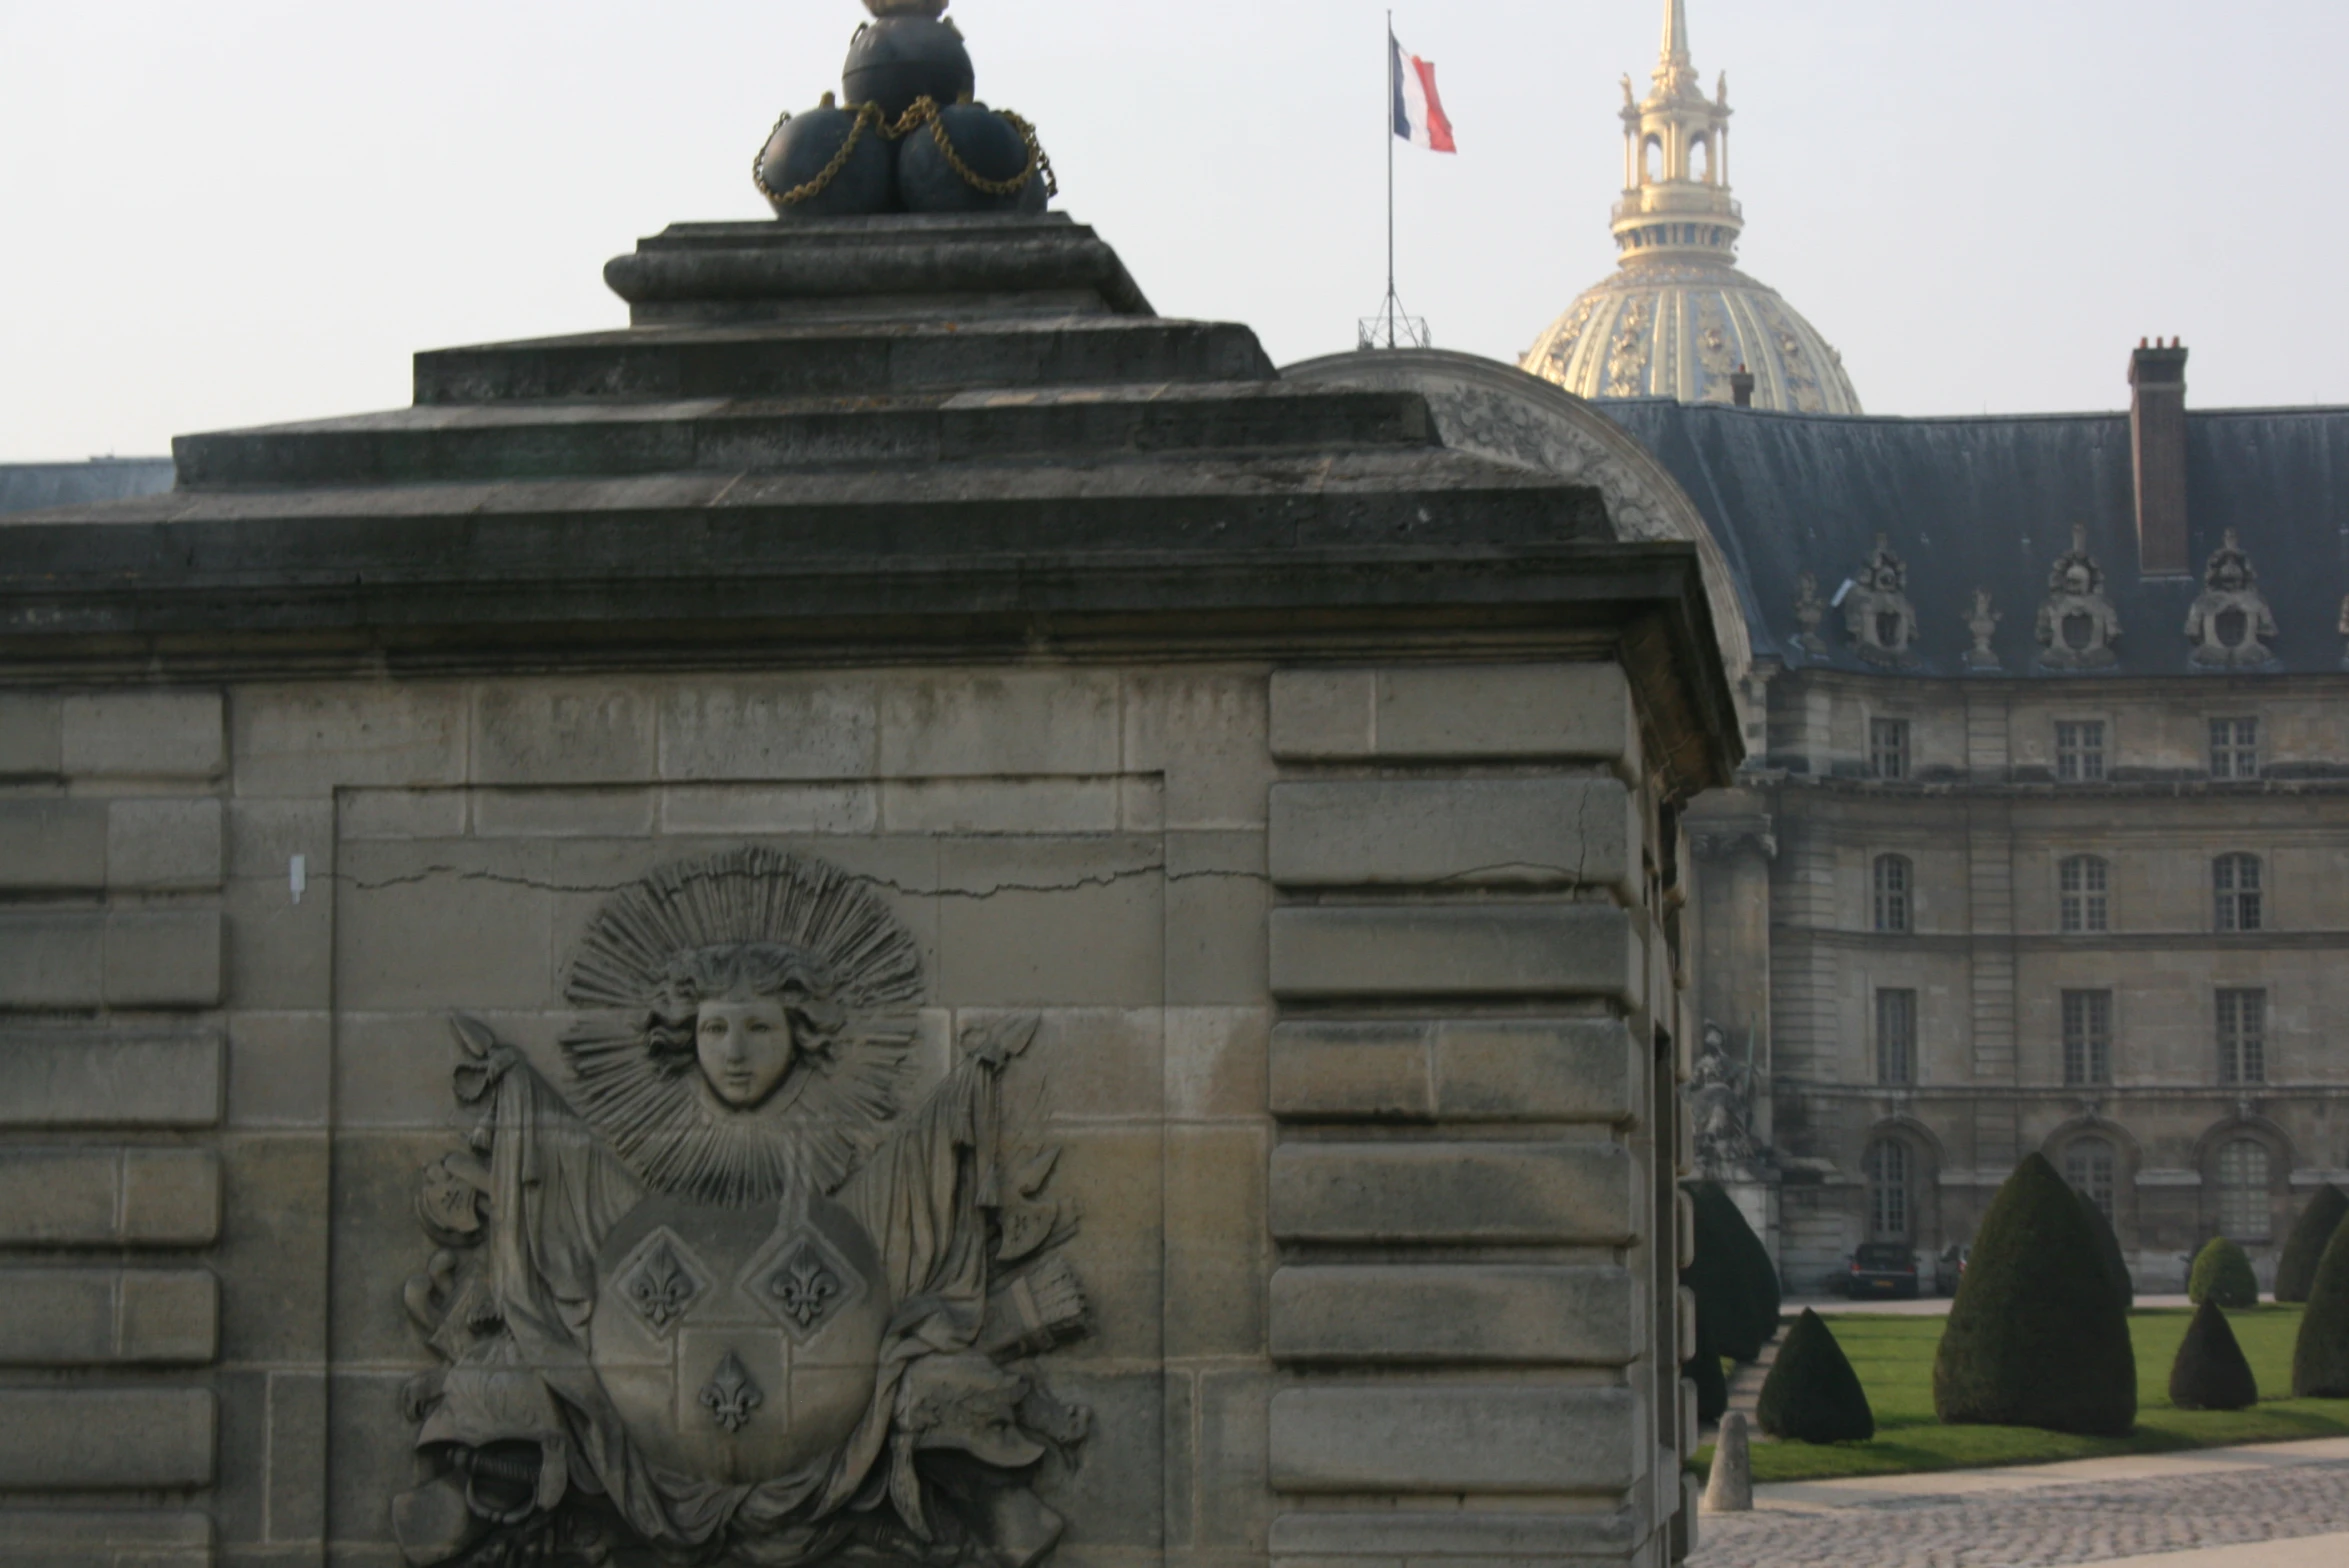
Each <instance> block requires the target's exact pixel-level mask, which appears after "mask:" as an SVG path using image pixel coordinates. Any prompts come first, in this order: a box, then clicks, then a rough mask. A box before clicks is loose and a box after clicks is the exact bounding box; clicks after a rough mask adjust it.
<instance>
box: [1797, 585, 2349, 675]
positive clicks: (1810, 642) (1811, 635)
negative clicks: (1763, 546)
mask: <svg viewBox="0 0 2349 1568" xmlns="http://www.w3.org/2000/svg"><path fill="white" fill-rule="evenodd" d="M2342 614H2343V615H2344V616H2345V617H2349V608H2344V609H2343V611H2342ZM1826 618H1827V603H1826V601H1825V600H1823V599H1821V598H1820V597H1819V579H1818V578H1816V577H1814V576H1812V575H1811V574H1810V573H1809V572H1805V573H1803V574H1802V576H1801V577H1799V578H1797V579H1796V580H1795V585H1794V624H1795V626H1796V627H1797V628H1798V633H1797V635H1796V637H1795V639H1794V640H1795V642H1796V644H1797V645H1798V646H1800V647H1801V649H1802V651H1803V652H1805V653H1807V654H1810V655H1812V656H1813V657H1814V658H1820V659H1824V658H1825V657H1827V639H1826V638H1824V637H1822V636H1820V635H1819V623H1820V622H1821V621H1823V620H1825V619H1826ZM2343 635H2349V633H2344V634H2343Z"/></svg>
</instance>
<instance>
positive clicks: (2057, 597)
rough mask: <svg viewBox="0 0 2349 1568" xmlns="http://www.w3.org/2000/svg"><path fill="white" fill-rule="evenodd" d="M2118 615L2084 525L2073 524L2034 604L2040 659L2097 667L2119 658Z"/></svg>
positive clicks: (2061, 665)
mask: <svg viewBox="0 0 2349 1568" xmlns="http://www.w3.org/2000/svg"><path fill="white" fill-rule="evenodd" d="M2120 640H2121V616H2120V612H2119V611H2118V610H2115V609H2114V608H2113V605H2112V601H2111V600H2110V599H2108V598H2106V597H2105V593H2104V568H2103V567H2101V566H2098V565H2097V564H2096V557H2094V556H2092V555H2090V554H2089V553H2088V530H2087V528H2086V527H2084V526H2080V527H2074V528H2073V529H2072V547H2071V549H2069V550H2067V551H2065V552H2064V553H2063V554H2062V555H2060V556H2058V557H2057V558H2056V562H2055V566H2054V568H2053V569H2052V570H2051V571H2049V572H2048V574H2047V602H2046V603H2045V604H2042V605H2041V606H2040V607H2039V648H2040V653H2039V662H2040V663H2041V664H2042V665H2044V666H2045V667H2046V668H2048V669H2051V670H2101V669H2106V668H2109V667H2110V666H2111V665H2113V664H2116V663H2118V662H2119V661H2120V654H2119V652H2118V651H2117V650H2116V649H2115V648H2114V646H2113V645H2114V644H2115V643H2118V642H2119V641H2120Z"/></svg>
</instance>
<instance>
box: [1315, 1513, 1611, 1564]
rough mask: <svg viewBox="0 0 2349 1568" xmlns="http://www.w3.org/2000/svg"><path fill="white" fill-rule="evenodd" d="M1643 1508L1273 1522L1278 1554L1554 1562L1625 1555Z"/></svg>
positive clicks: (1332, 1516)
mask: <svg viewBox="0 0 2349 1568" xmlns="http://www.w3.org/2000/svg"><path fill="white" fill-rule="evenodd" d="M1640 1533H1641V1530H1640V1516H1639V1512H1638V1510H1636V1509H1631V1508H1618V1509H1614V1510H1612V1511H1611V1512H1607V1513H1545V1512H1542V1511H1539V1510H1536V1509H1528V1508H1494V1509H1489V1510H1482V1511H1475V1512H1471V1511H1467V1510H1462V1509H1441V1510H1435V1509H1431V1510H1428V1511H1426V1512H1420V1513H1412V1512H1407V1511H1404V1510H1401V1509H1396V1510H1392V1511H1380V1512H1377V1513H1350V1512H1343V1511H1337V1510H1328V1511H1325V1510H1320V1509H1316V1510H1314V1511H1313V1512H1311V1513H1289V1514H1282V1515H1281V1516H1279V1517H1278V1518H1277V1519H1275V1520H1274V1521H1273V1524H1272V1550H1273V1555H1274V1556H1276V1557H1298V1556H1331V1557H1351V1558H1363V1557H1385V1558H1388V1559H1390V1560H1392V1559H1393V1558H1395V1557H1397V1556H1405V1557H1411V1558H1425V1557H1441V1558H1449V1559H1454V1560H1457V1559H1460V1558H1464V1557H1467V1558H1473V1557H1483V1558H1491V1559H1496V1560H1514V1561H1518V1562H1524V1561H1528V1560H1535V1559H1539V1560H1544V1561H1550V1560H1555V1559H1557V1558H1560V1557H1566V1558H1574V1557H1603V1556H1607V1555H1609V1554H1616V1555H1620V1554H1623V1553H1627V1552H1629V1551H1631V1550H1632V1549H1633V1548H1634V1547H1635V1546H1637V1545H1638V1544H1639V1538H1640Z"/></svg>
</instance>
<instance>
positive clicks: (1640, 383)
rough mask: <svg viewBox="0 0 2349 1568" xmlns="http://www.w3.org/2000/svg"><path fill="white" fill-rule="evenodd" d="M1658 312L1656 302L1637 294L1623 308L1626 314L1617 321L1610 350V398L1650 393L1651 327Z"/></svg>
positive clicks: (1608, 373)
mask: <svg viewBox="0 0 2349 1568" xmlns="http://www.w3.org/2000/svg"><path fill="white" fill-rule="evenodd" d="M1655 313H1656V301H1655V300H1654V299H1653V298H1651V297H1650V296H1648V295H1645V294H1636V295H1633V296H1632V297H1631V299H1630V300H1628V301H1627V302H1625V304H1624V306H1623V314H1622V315H1620V316H1618V317H1616V318H1615V336H1614V339H1613V340H1612V341H1611V342H1610V343H1609V344H1608V349H1607V396H1609V397H1639V396H1641V395H1643V394H1644V393H1645V392H1646V391H1647V376H1648V355H1649V353H1650V352H1651V350H1652V348H1653V346H1654V345H1653V344H1652V343H1651V342H1650V337H1651V335H1652V334H1651V332H1650V330H1649V329H1650V324H1651V322H1652V320H1653V318H1654V316H1655Z"/></svg>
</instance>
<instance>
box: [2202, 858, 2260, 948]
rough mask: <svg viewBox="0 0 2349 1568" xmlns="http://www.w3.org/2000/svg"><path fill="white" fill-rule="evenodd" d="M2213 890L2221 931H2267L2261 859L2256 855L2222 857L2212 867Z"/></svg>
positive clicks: (2211, 883)
mask: <svg viewBox="0 0 2349 1568" xmlns="http://www.w3.org/2000/svg"><path fill="white" fill-rule="evenodd" d="M2210 888H2211V892H2212V893H2213V894H2214V895H2216V897H2217V899H2218V928H2219V929H2220V930H2221V931H2259V930H2263V929H2265V927H2264V925H2263V923H2262V916H2264V914H2265V913H2266V911H2265V910H2264V909H2263V908H2262V907H2261V897H2260V895H2261V893H2262V891H2263V889H2262V887H2261V885H2260V875H2259V857H2258V856H2257V855H2221V856H2219V857H2218V859H2216V860H2214V861H2212V862H2211V863H2210Z"/></svg>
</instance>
